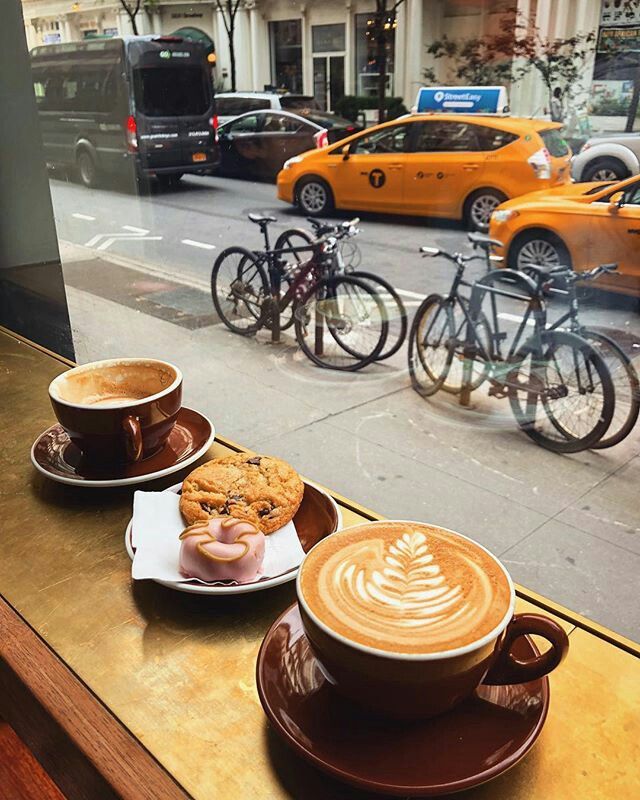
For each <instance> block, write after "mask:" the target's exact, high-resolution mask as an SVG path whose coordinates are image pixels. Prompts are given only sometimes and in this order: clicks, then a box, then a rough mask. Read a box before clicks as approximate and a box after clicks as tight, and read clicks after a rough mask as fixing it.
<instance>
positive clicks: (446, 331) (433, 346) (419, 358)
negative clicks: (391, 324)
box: [408, 294, 455, 397]
mask: <svg viewBox="0 0 640 800" xmlns="http://www.w3.org/2000/svg"><path fill="white" fill-rule="evenodd" d="M454 340H455V327H454V325H453V317H452V315H451V313H450V311H449V309H448V304H447V302H446V300H445V299H444V297H442V296H441V295H439V294H431V295H429V296H428V297H427V298H426V299H425V300H423V301H422V303H421V305H420V307H419V308H418V310H417V311H416V315H415V317H414V318H413V322H412V323H411V330H410V331H409V354H408V356H409V375H410V376H411V384H412V386H413V388H414V389H415V390H416V392H418V394H420V395H422V397H429V396H430V395H432V394H435V393H436V392H437V391H438V389H440V388H441V387H442V385H443V383H444V382H445V380H446V378H447V375H448V373H449V368H450V367H451V361H452V360H453V355H454V352H455V341H454Z"/></svg>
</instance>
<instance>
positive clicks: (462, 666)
mask: <svg viewBox="0 0 640 800" xmlns="http://www.w3.org/2000/svg"><path fill="white" fill-rule="evenodd" d="M296 589H297V595H298V604H299V607H300V615H301V618H302V622H303V625H304V630H305V633H306V635H307V638H308V640H309V642H310V644H311V647H312V649H313V651H314V652H315V655H316V656H317V658H318V661H319V662H320V666H321V668H322V670H323V672H324V673H325V675H326V677H327V679H328V680H329V681H330V682H331V683H332V684H333V685H334V686H335V688H336V690H337V691H339V692H340V693H341V694H343V695H344V696H346V697H348V698H350V699H351V700H353V701H355V702H357V703H358V704H359V705H361V706H363V707H364V708H366V709H369V710H370V711H374V712H378V713H381V714H384V715H388V716H391V717H396V718H401V719H410V718H420V717H429V716H433V715H435V714H440V713H442V712H445V711H448V710H449V709H451V708H452V707H453V706H455V705H456V704H457V703H460V702H461V701H462V700H464V699H465V698H467V697H469V695H471V694H472V693H473V691H474V690H475V689H476V688H477V687H478V686H479V684H480V683H483V682H484V683H488V684H494V685H495V684H510V683H524V682H527V681H531V680H535V679H537V678H540V677H542V676H543V675H546V674H547V673H548V672H550V671H551V670H552V669H554V668H555V667H556V666H557V665H558V664H559V663H560V661H561V660H562V659H563V658H564V656H565V654H566V651H567V648H568V645H569V643H568V639H567V636H566V634H565V632H564V630H563V629H562V628H561V627H560V626H559V625H558V624H556V623H555V622H554V621H553V620H551V619H549V618H548V617H544V616H538V615H535V614H518V615H515V616H514V613H513V609H514V604H515V592H514V588H513V583H512V581H511V578H510V577H509V574H508V573H507V571H506V569H505V568H504V567H503V565H502V564H501V563H500V562H499V561H498V559H497V558H495V556H493V555H491V553H489V552H488V551H487V550H486V549H485V548H484V547H482V546H481V545H479V544H477V543H476V542H473V541H472V540H470V539H467V538H466V537H465V536H461V535H459V534H456V533H453V532H452V531H447V530H444V529H442V528H438V527H435V526H432V525H426V524H424V523H419V522H391V521H381V522H370V523H366V524H362V525H357V526H354V527H352V528H345V529H343V530H342V531H338V532H337V533H335V534H333V535H332V536H329V537H327V538H326V539H323V540H322V541H320V542H319V543H318V544H316V545H315V547H313V548H312V549H311V550H310V551H309V552H308V553H307V555H306V556H305V558H304V560H303V562H302V565H301V567H300V571H299V573H298V579H297V584H296ZM526 634H538V635H540V636H543V637H544V638H545V639H547V640H548V641H549V642H550V643H551V649H550V650H547V651H546V652H545V653H543V654H541V655H538V656H535V657H534V658H532V659H530V660H528V661H521V660H519V659H517V658H516V657H514V656H513V655H512V653H511V646H512V644H513V642H514V640H515V639H516V638H518V637H519V636H524V635H526Z"/></svg>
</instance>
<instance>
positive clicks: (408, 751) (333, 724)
mask: <svg viewBox="0 0 640 800" xmlns="http://www.w3.org/2000/svg"><path fill="white" fill-rule="evenodd" d="M513 652H514V654H515V655H517V656H518V657H519V658H523V659H526V658H530V657H531V656H533V655H537V653H538V651H537V649H536V648H535V645H534V644H533V643H532V642H531V640H530V639H528V638H525V637H521V638H519V639H518V640H517V641H516V642H515V644H514V646H513ZM256 681H257V686H258V694H259V696H260V702H261V703H262V707H263V708H264V710H265V713H266V715H267V717H268V718H269V721H270V722H271V724H272V725H273V727H274V728H275V730H276V731H277V732H278V734H280V736H282V738H283V739H284V740H285V741H286V742H287V743H288V744H289V745H290V746H291V747H293V749H294V750H295V751H296V752H297V753H299V754H300V755H301V756H302V757H303V758H306V759H307V760H308V761H310V762H311V763H312V764H314V765H315V766H316V767H318V768H319V769H321V770H324V771H325V772H328V773H329V774H331V775H333V776H334V777H336V778H338V779H340V780H343V781H345V782H346V783H350V784H353V785H354V786H357V787H359V788H361V789H368V790H369V791H373V792H379V793H382V794H391V795H402V796H405V797H406V796H420V797H432V796H434V795H440V794H450V793H452V792H458V791H461V790H463V789H469V788H471V787H473V786H478V785H479V784H481V783H485V782H486V781H488V780H491V779H492V778H495V777H496V776H498V775H500V774H501V773H503V772H505V771H506V770H508V769H509V768H510V767H512V766H513V765H514V764H516V763H517V762H518V761H520V759H521V758H522V757H523V756H524V755H525V754H526V753H527V752H528V750H529V749H530V748H531V747H532V745H533V743H534V742H535V740H536V739H537V738H538V735H539V734H540V731H541V730H542V726H543V724H544V721H545V718H546V716H547V711H548V708H549V681H548V679H547V678H542V679H540V680H537V681H532V682H531V683H523V684H519V685H512V686H481V687H480V688H479V689H478V691H477V692H476V694H475V695H474V696H473V697H472V698H470V699H469V700H467V701H465V702H464V703H462V704H461V705H459V706H458V707H457V708H455V709H454V710H453V711H450V712H449V713H447V714H443V715H441V716H439V717H434V718H432V719H429V720H425V721H420V722H411V723H408V724H407V723H398V722H392V721H388V720H384V719H382V718H379V717H374V716H371V715H368V714H366V712H364V711H362V710H360V709H358V708H357V707H356V706H354V705H352V704H351V703H349V702H348V701H347V700H344V699H343V698H341V697H340V695H338V694H337V693H336V692H335V691H334V690H333V689H332V687H331V686H330V684H329V683H328V681H327V680H326V678H325V677H324V675H323V673H322V672H321V671H320V667H319V665H318V662H317V661H316V659H315V656H314V655H313V653H312V652H311V649H310V646H309V642H308V641H307V638H306V636H305V635H304V631H303V629H302V622H301V620H300V615H299V613H298V606H297V604H294V605H293V606H291V607H290V608H288V609H287V610H286V611H285V612H284V614H282V615H281V616H280V617H279V618H278V619H277V620H276V621H275V622H274V623H273V625H272V626H271V628H270V629H269V631H268V632H267V635H266V636H265V638H264V641H263V642H262V646H261V648H260V652H259V654H258V661H257V665H256Z"/></svg>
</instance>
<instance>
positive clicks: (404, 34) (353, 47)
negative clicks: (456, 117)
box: [23, 0, 640, 114]
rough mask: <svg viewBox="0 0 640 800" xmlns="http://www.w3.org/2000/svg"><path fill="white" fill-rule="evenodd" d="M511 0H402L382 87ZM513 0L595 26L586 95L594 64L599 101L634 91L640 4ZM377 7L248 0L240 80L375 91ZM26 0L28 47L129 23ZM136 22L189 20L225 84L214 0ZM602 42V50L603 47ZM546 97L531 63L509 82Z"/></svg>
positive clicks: (409, 88) (164, 25)
mask: <svg viewBox="0 0 640 800" xmlns="http://www.w3.org/2000/svg"><path fill="white" fill-rule="evenodd" d="M511 5H512V0H493V1H492V2H484V1H483V0H475V1H474V0H455V1H453V2H452V0H405V2H403V3H402V4H401V5H400V7H399V9H398V12H397V18H396V19H395V20H390V21H389V30H388V32H387V39H388V44H387V79H386V91H387V94H388V95H390V96H399V97H402V98H403V99H404V102H405V104H406V105H407V106H408V107H409V106H411V105H412V103H413V101H414V98H415V96H416V92H417V89H418V88H419V86H420V85H421V84H422V83H423V78H422V76H423V71H424V69H425V68H426V67H433V68H434V69H435V71H436V75H437V77H438V80H439V82H442V83H447V82H448V81H450V80H452V76H451V65H449V64H447V60H446V59H442V60H439V61H437V62H436V61H433V59H432V58H431V57H430V56H429V55H428V53H427V47H428V45H429V44H430V43H431V42H432V41H434V40H436V39H441V38H442V37H443V36H448V37H449V38H465V37H471V36H480V35H483V34H492V33H496V32H497V31H498V30H499V28H500V23H501V21H502V20H503V19H504V17H505V15H508V14H509V13H510V12H509V8H510V7H511ZM517 5H518V13H519V14H520V16H521V18H522V19H529V20H535V24H536V26H537V28H538V30H539V31H540V35H541V36H542V37H543V38H550V39H553V38H565V37H568V36H572V35H575V34H577V33H585V34H586V33H592V34H593V35H594V37H598V42H599V46H598V53H597V54H596V53H595V52H594V56H593V58H592V59H591V60H590V63H588V64H587V65H586V69H585V76H586V78H585V85H584V86H583V87H581V88H582V90H583V92H584V95H585V102H586V97H587V96H588V95H590V94H591V82H590V79H589V76H590V75H591V74H592V73H593V74H594V86H593V91H594V92H595V93H596V95H597V96H598V102H600V101H605V104H606V102H609V104H611V101H612V98H613V96H614V95H615V96H616V97H618V95H619V97H618V101H619V104H623V103H624V99H625V97H626V96H627V95H628V94H629V93H630V91H631V90H630V86H631V83H630V77H629V76H630V75H631V73H632V68H633V64H632V63H631V62H632V61H633V58H634V56H633V55H632V56H631V59H630V58H629V55H628V51H633V50H637V49H640V44H639V42H640V5H638V7H637V9H635V10H634V13H635V15H636V16H637V17H638V19H637V20H635V18H633V19H632V18H630V17H629V15H628V14H626V15H623V16H624V18H621V17H620V14H621V13H622V12H620V11H619V9H618V8H617V7H615V4H614V2H612V0H518V4H517ZM373 9H374V4H373V2H372V1H371V0H323V2H317V1H316V2H314V1H313V0H307V1H306V2H289V1H288V0H245V1H244V2H242V3H241V5H240V7H239V8H238V12H237V15H236V20H235V38H234V41H235V52H236V70H237V72H236V76H237V77H236V88H237V89H238V90H245V91H246V90H256V91H263V90H264V89H265V88H269V87H275V88H280V89H288V90H289V91H292V92H304V93H305V94H313V95H314V96H315V97H316V98H317V99H318V100H319V102H320V103H322V104H323V105H324V106H325V107H327V108H329V109H331V108H333V107H335V103H336V101H337V100H338V99H339V98H340V97H341V96H343V95H345V94H360V95H375V93H376V91H377V75H378V65H377V62H376V54H375V45H374V43H373V41H372V37H371V26H372V24H373V16H372V12H373ZM23 11H24V16H25V27H26V30H27V40H28V43H29V46H30V47H33V46H35V45H36V44H45V43H51V42H56V41H62V42H64V41H74V40H78V39H82V38H87V37H90V36H94V35H122V34H126V33H130V32H131V26H130V23H129V20H128V18H127V16H126V14H125V13H124V12H123V10H122V7H121V6H120V4H119V3H117V2H114V1H113V0H112V1H111V2H109V0H106V1H105V2H100V0H85V2H76V3H72V4H70V3H69V2H63V1H62V0H23ZM137 24H138V29H139V32H140V33H165V34H166V33H171V32H173V31H175V30H177V29H179V28H183V27H187V26H188V27H192V28H196V29H198V30H200V31H202V32H203V33H205V34H206V35H207V36H210V37H211V38H212V39H213V41H214V42H215V47H216V53H217V82H218V88H219V89H226V90H228V89H230V88H231V84H230V54H229V45H228V37H227V33H226V31H225V25H224V20H223V16H222V12H221V11H220V10H218V9H217V6H216V4H215V3H213V2H193V1H191V2H183V3H180V2H175V1H174V2H170V3H169V2H162V0H160V2H159V3H157V4H155V5H154V6H153V8H152V9H149V10H144V9H143V10H141V11H140V13H139V14H138V17H137ZM634 31H635V34H634ZM634 37H635V38H634ZM605 47H606V49H607V52H606V53H605V52H602V50H603V48H605ZM635 57H636V58H637V57H638V53H637V52H636V56H635ZM634 63H635V62H634ZM594 69H595V72H594ZM547 105H548V102H547V92H546V90H545V87H544V86H543V85H542V83H541V82H540V81H539V80H538V79H537V78H536V76H535V75H533V74H531V75H529V76H527V77H526V78H525V79H524V80H522V81H521V82H520V83H519V84H518V85H516V86H514V87H511V106H512V109H513V111H514V113H519V114H543V113H545V111H546V110H547ZM600 105H602V102H600ZM594 110H595V111H596V113H597V111H598V109H594Z"/></svg>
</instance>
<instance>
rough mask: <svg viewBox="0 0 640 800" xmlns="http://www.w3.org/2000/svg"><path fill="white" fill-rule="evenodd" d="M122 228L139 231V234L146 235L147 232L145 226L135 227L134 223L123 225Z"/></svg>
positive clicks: (132, 231)
mask: <svg viewBox="0 0 640 800" xmlns="http://www.w3.org/2000/svg"><path fill="white" fill-rule="evenodd" d="M122 230H124V231H131V233H139V234H140V236H146V235H147V234H148V233H149V231H148V230H147V229H146V228H136V226H135V225H123V226H122Z"/></svg>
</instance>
